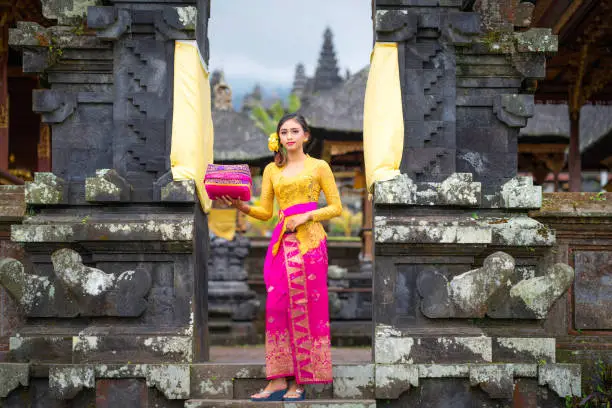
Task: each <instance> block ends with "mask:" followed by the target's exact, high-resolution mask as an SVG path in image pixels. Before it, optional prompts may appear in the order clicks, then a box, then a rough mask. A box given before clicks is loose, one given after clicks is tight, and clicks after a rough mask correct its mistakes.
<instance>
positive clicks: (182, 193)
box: [153, 171, 195, 203]
mask: <svg viewBox="0 0 612 408" xmlns="http://www.w3.org/2000/svg"><path fill="white" fill-rule="evenodd" d="M153 198H154V199H155V200H160V201H162V202H167V203H181V202H182V203H193V202H195V183H194V181H193V180H181V181H174V179H173V178H172V172H170V171H168V172H166V173H165V174H164V175H163V176H161V177H160V178H159V179H157V180H156V181H155V182H154V184H153Z"/></svg>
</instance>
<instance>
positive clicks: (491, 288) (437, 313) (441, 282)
mask: <svg viewBox="0 0 612 408" xmlns="http://www.w3.org/2000/svg"><path fill="white" fill-rule="evenodd" d="M513 272H514V258H512V257H511V256H510V255H508V254H505V253H503V252H496V253H494V254H492V255H489V256H488V257H487V258H486V259H485V261H484V265H483V266H482V268H479V269H474V270H472V271H469V272H466V273H463V274H461V275H458V276H455V277H454V278H453V279H452V280H451V281H450V282H449V281H448V279H447V278H446V277H445V276H444V275H442V274H440V273H438V272H429V271H423V272H421V273H420V275H419V277H418V280H417V288H418V291H419V293H420V295H421V297H422V298H423V300H422V302H421V310H422V312H423V314H424V315H425V316H427V317H429V318H433V319H435V318H448V317H484V316H485V314H486V312H487V302H488V300H489V298H490V297H491V295H493V294H494V293H495V292H496V291H497V290H498V289H499V288H500V287H501V286H502V285H504V284H505V283H506V281H507V280H508V278H509V277H510V275H511V274H512V273H513Z"/></svg>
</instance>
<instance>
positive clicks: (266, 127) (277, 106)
mask: <svg viewBox="0 0 612 408" xmlns="http://www.w3.org/2000/svg"><path fill="white" fill-rule="evenodd" d="M300 107H301V101H300V98H298V97H297V95H295V94H291V95H289V97H288V98H287V102H286V104H283V103H282V102H281V101H277V102H275V103H274V104H272V106H270V108H269V109H266V108H264V107H263V106H261V104H257V105H255V106H254V107H253V109H252V110H251V119H253V121H254V122H255V125H256V126H257V127H258V128H260V129H261V130H262V131H263V132H264V133H265V134H266V135H269V134H270V133H274V132H276V125H277V124H278V122H279V121H280V120H281V118H282V117H283V116H284V115H285V114H286V113H289V112H296V111H298V110H299V109H300Z"/></svg>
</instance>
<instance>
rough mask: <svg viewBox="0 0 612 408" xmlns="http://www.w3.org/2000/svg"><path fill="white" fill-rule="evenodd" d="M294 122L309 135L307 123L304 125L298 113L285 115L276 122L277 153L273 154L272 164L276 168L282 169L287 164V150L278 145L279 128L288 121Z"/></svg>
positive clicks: (302, 118) (303, 119) (303, 120)
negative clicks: (274, 164)
mask: <svg viewBox="0 0 612 408" xmlns="http://www.w3.org/2000/svg"><path fill="white" fill-rule="evenodd" d="M291 119H293V120H295V121H296V122H297V123H299V124H300V126H301V127H302V130H303V131H304V133H309V132H310V128H309V127H308V123H306V119H305V118H304V117H303V116H302V115H300V114H299V113H287V114H285V116H283V117H282V118H281V119H280V120H279V121H278V126H276V134H277V135H278V146H279V147H278V152H276V153H274V163H276V165H277V166H278V167H283V166H284V165H285V164H286V163H287V150H286V149H285V146H283V145H281V143H280V128H281V126H283V124H284V123H285V122H286V121H288V120H291Z"/></svg>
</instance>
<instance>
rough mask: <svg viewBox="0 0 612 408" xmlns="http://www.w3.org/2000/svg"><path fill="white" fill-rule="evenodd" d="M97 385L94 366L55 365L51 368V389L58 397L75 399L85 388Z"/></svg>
mask: <svg viewBox="0 0 612 408" xmlns="http://www.w3.org/2000/svg"><path fill="white" fill-rule="evenodd" d="M95 387H96V378H95V373H94V369H93V367H88V366H61V365H54V366H52V367H50V368H49V390H50V391H51V394H52V395H53V397H55V398H57V399H60V400H65V399H73V398H74V397H76V396H77V394H78V393H79V392H81V390H82V389H83V388H95Z"/></svg>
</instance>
